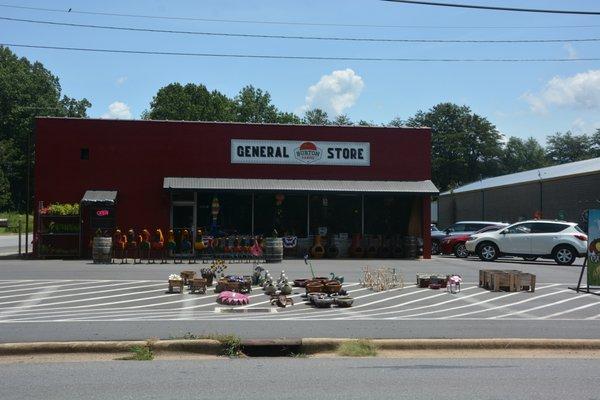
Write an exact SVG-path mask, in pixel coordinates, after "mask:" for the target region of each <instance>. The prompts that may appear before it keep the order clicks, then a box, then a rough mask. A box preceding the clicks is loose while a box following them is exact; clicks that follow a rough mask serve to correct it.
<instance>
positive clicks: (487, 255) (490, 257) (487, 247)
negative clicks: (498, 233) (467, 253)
mask: <svg viewBox="0 0 600 400" xmlns="http://www.w3.org/2000/svg"><path fill="white" fill-rule="evenodd" d="M499 252H500V251H499V250H498V246H496V245H495V244H494V243H490V242H485V243H482V244H480V245H479V247H478V248H477V255H478V256H479V258H480V259H481V260H482V261H495V260H496V258H498V256H499V254H498V253H499Z"/></svg>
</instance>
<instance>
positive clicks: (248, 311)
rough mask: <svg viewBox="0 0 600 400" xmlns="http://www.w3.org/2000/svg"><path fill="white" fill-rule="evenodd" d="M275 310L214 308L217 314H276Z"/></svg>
mask: <svg viewBox="0 0 600 400" xmlns="http://www.w3.org/2000/svg"><path fill="white" fill-rule="evenodd" d="M276 312H277V309H275V308H234V307H215V313H217V314H256V313H263V314H265V313H276Z"/></svg>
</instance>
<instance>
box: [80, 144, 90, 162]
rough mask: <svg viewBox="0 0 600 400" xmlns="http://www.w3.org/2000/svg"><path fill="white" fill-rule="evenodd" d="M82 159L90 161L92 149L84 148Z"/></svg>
mask: <svg viewBox="0 0 600 400" xmlns="http://www.w3.org/2000/svg"><path fill="white" fill-rule="evenodd" d="M80 157H81V159H82V160H89V159H90V149H88V148H87V147H84V148H82V149H81V155H80Z"/></svg>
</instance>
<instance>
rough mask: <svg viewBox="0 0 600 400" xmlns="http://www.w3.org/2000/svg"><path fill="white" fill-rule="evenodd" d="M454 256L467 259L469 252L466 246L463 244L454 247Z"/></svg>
mask: <svg viewBox="0 0 600 400" xmlns="http://www.w3.org/2000/svg"><path fill="white" fill-rule="evenodd" d="M454 255H455V256H456V257H458V258H467V257H469V252H468V251H467V246H465V244H464V243H459V244H457V245H456V246H454Z"/></svg>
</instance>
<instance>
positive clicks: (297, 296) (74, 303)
mask: <svg viewBox="0 0 600 400" xmlns="http://www.w3.org/2000/svg"><path fill="white" fill-rule="evenodd" d="M577 264H578V266H579V267H578V266H577ZM366 265H369V266H371V267H379V266H389V267H393V268H396V270H397V272H398V273H399V274H401V276H402V277H403V280H404V286H403V287H397V288H394V289H390V290H387V291H383V292H374V291H372V290H371V289H368V288H365V287H362V286H361V285H360V284H359V283H358V282H359V280H360V276H361V268H362V267H363V266H366ZM203 266H206V265H202V264H188V263H187V262H186V263H183V264H172V263H170V264H166V265H161V264H153V265H152V264H151V265H146V264H136V265H133V264H124V265H121V264H112V265H95V264H92V263H90V262H89V261H55V260H47V261H21V260H3V261H0V341H2V342H12V341H37V340H87V339H95V340H97V339H134V338H137V339H140V338H149V337H161V338H168V337H179V336H183V335H185V334H186V333H188V332H189V333H192V334H195V335H203V334H210V333H234V334H237V335H239V336H242V337H245V338H272V337H374V338H375V337H381V338H429V337H445V338H453V337H457V338H461V337H468V338H473V337H543V338H545V337H548V338H562V337H564V338H597V337H600V297H599V296H594V295H591V294H584V293H576V292H574V291H572V290H570V289H569V288H568V286H573V285H575V284H576V283H577V279H578V277H579V272H580V269H581V268H580V266H581V260H578V262H577V263H576V265H574V266H570V267H564V266H557V265H555V264H554V263H553V262H551V261H548V262H546V261H536V262H522V261H521V260H517V259H505V260H499V261H497V262H494V263H484V262H481V261H479V260H477V259H474V258H473V259H466V260H463V259H457V258H454V257H435V258H433V259H432V260H314V261H313V267H314V269H315V273H316V274H317V275H320V276H323V275H325V276H327V275H328V274H329V273H330V272H335V274H336V275H338V276H340V275H343V276H344V278H345V282H344V288H345V289H346V290H347V291H348V294H349V295H350V296H352V297H353V298H354V300H355V302H354V305H353V306H352V307H351V308H348V309H341V308H335V307H334V308H331V309H315V308H313V307H312V306H310V305H309V304H307V303H306V302H305V301H304V300H303V298H302V297H301V294H302V293H303V289H300V288H295V290H294V293H293V294H292V295H291V297H292V298H293V299H294V301H295V303H294V305H293V306H288V307H287V308H285V309H283V308H272V307H271V305H270V302H269V297H268V296H266V295H265V294H264V293H263V292H262V290H261V289H260V288H254V290H253V291H252V293H251V294H250V304H249V305H248V306H243V307H237V308H236V309H237V311H235V312H219V308H220V309H221V311H223V310H222V309H223V306H220V305H218V304H217V303H216V302H215V299H216V295H215V294H214V293H213V291H212V290H210V289H209V291H208V292H207V294H205V295H195V294H189V293H187V291H184V293H183V294H179V293H175V294H168V293H166V286H167V278H168V275H169V274H171V273H179V272H180V271H182V270H186V269H191V270H196V271H198V270H199V269H200V268H201V267H203ZM252 267H253V266H252V265H251V264H229V267H228V269H227V271H226V273H231V274H244V275H249V274H251V272H252ZM265 267H267V268H269V269H270V271H271V274H272V275H273V276H274V277H275V276H278V275H279V273H280V271H281V270H285V271H286V274H287V276H288V277H289V278H291V279H296V278H308V277H309V276H310V270H309V268H308V267H307V266H306V265H305V264H304V262H303V261H302V260H285V261H284V262H283V263H281V264H268V265H265ZM482 268H493V269H519V270H521V271H523V272H530V273H533V274H536V276H537V287H536V291H535V292H534V293H530V292H516V293H506V292H490V291H488V290H485V289H483V288H479V287H478V285H477V281H478V271H479V269H482ZM417 273H439V274H459V275H461V276H462V277H463V279H464V282H463V285H462V288H461V291H460V293H458V294H450V293H447V292H446V291H445V290H444V289H441V290H432V289H428V288H418V287H416V285H415V283H416V279H415V277H416V274H417ZM226 311H228V310H226Z"/></svg>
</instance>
